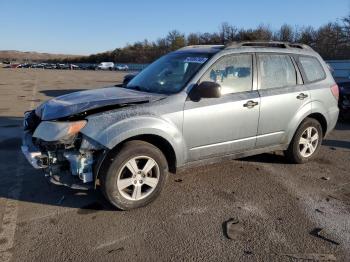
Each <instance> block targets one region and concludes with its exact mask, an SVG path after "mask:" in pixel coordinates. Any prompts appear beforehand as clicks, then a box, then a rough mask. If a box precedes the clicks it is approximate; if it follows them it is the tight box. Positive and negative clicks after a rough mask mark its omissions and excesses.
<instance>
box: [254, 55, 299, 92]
mask: <svg viewBox="0 0 350 262" xmlns="http://www.w3.org/2000/svg"><path fill="white" fill-rule="evenodd" d="M259 69H260V71H259V73H260V89H270V88H278V87H288V86H295V85H297V73H296V71H295V68H294V65H293V62H292V60H291V58H290V57H289V56H288V55H278V54H268V55H259Z"/></svg>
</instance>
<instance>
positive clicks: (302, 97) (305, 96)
mask: <svg viewBox="0 0 350 262" xmlns="http://www.w3.org/2000/svg"><path fill="white" fill-rule="evenodd" d="M307 97H309V96H308V95H306V94H304V93H301V94H299V95H298V96H297V99H299V100H304V99H305V98H307Z"/></svg>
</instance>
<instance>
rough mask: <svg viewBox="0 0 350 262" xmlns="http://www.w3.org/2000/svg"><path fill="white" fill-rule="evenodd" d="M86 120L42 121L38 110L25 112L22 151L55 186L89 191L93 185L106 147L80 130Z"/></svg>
mask: <svg viewBox="0 0 350 262" xmlns="http://www.w3.org/2000/svg"><path fill="white" fill-rule="evenodd" d="M86 124H87V121H86V120H77V121H75V120H66V121H41V120H40V117H38V116H37V115H36V113H35V111H30V112H27V113H26V114H25V119H24V136H23V145H22V152H23V154H24V155H25V157H26V158H27V160H28V161H29V163H30V164H31V165H32V166H33V167H34V168H36V169H42V170H43V171H44V173H45V176H46V177H47V178H48V180H49V181H50V182H51V183H53V184H56V185H63V186H68V187H70V188H73V189H79V190H87V189H90V188H93V187H94V183H93V182H95V176H94V174H96V173H97V172H98V166H99V163H100V162H101V159H102V158H103V156H104V155H105V153H106V148H105V147H103V146H102V145H100V144H98V143H97V142H95V141H93V140H92V139H90V138H89V137H87V136H85V135H83V134H81V133H80V130H81V129H83V128H84V127H85V125H86Z"/></svg>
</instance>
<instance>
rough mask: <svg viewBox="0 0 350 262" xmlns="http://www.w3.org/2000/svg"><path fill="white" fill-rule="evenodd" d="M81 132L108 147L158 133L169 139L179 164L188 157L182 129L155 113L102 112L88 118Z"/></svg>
mask: <svg viewBox="0 0 350 262" xmlns="http://www.w3.org/2000/svg"><path fill="white" fill-rule="evenodd" d="M81 133H83V134H84V135H86V136H88V137H90V138H92V139H93V140H95V141H96V142H98V143H100V144H101V145H103V146H105V147H106V148H108V149H113V148H114V147H115V146H117V145H118V144H120V143H121V142H123V141H125V140H127V139H129V138H132V137H135V136H139V135H156V136H160V137H162V138H163V139H165V140H167V141H168V142H169V144H170V145H171V146H172V148H173V149H174V152H175V155H176V163H177V166H181V165H183V164H184V163H185V161H186V159H187V156H186V155H187V154H186V152H185V148H187V147H186V145H185V142H184V140H183V138H182V133H181V131H180V130H179V129H178V128H177V127H176V126H175V125H174V124H173V123H171V122H170V121H167V120H166V119H163V118H160V117H159V116H155V115H140V114H137V115H134V116H133V117H130V116H129V117H121V115H119V114H102V115H97V116H92V117H89V118H88V124H87V126H86V127H84V129H82V130H81Z"/></svg>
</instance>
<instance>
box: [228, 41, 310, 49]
mask: <svg viewBox="0 0 350 262" xmlns="http://www.w3.org/2000/svg"><path fill="white" fill-rule="evenodd" d="M240 47H274V48H298V49H309V50H311V47H309V46H308V45H304V44H298V43H288V42H278V41H245V42H231V43H229V44H227V45H226V46H225V48H240Z"/></svg>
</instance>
